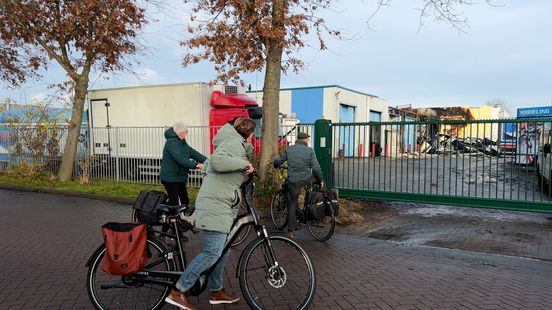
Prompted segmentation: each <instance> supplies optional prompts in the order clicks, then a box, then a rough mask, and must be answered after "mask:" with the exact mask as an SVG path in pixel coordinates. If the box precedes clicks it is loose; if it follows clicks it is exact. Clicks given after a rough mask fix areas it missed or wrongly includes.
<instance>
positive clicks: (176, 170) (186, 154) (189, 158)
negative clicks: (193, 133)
mask: <svg viewBox="0 0 552 310" xmlns="http://www.w3.org/2000/svg"><path fill="white" fill-rule="evenodd" d="M187 134H188V125H186V124H185V123H183V122H176V123H175V124H174V125H173V127H171V128H169V129H167V130H166V131H165V139H167V141H166V142H165V147H163V159H162V160H161V172H160V173H159V179H160V180H161V183H162V184H163V186H165V189H166V190H167V194H168V196H169V202H168V204H169V205H178V204H189V203H190V200H189V198H188V191H187V189H186V182H187V181H188V171H189V170H190V169H202V168H203V163H204V162H205V160H207V157H205V156H203V155H201V154H200V153H199V152H198V151H196V150H194V149H193V148H192V147H191V146H189V145H188V143H187V142H186V135H187ZM179 197H180V203H179V202H178V198H179Z"/></svg>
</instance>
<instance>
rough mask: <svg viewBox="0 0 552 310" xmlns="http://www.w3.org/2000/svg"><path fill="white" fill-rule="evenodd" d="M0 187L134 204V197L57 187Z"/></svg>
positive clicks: (2, 187) (5, 185)
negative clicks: (90, 192) (59, 188)
mask: <svg viewBox="0 0 552 310" xmlns="http://www.w3.org/2000/svg"><path fill="white" fill-rule="evenodd" d="M0 189H8V190H15V191H21V192H32V193H45V194H54V195H62V196H69V197H79V198H89V199H98V200H104V201H109V202H116V203H120V204H128V205H132V204H134V199H131V198H122V197H111V196H102V195H96V194H88V193H81V192H72V191H62V190H57V189H46V188H37V187H26V186H15V185H8V184H0Z"/></svg>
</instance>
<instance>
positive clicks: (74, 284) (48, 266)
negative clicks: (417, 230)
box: [0, 190, 552, 309]
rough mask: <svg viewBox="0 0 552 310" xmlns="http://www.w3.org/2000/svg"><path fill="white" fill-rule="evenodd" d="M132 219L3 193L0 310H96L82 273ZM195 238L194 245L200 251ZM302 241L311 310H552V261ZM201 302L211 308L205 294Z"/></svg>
mask: <svg viewBox="0 0 552 310" xmlns="http://www.w3.org/2000/svg"><path fill="white" fill-rule="evenodd" d="M130 214H131V208H130V206H127V205H122V204H117V203H114V202H106V201H102V200H94V199H89V198H77V197H68V196H62V195H54V194H41V193H29V192H22V191H13V190H0V266H1V267H2V268H3V272H2V273H1V276H0V309H92V305H91V304H90V302H89V300H88V295H87V293H86V283H85V279H86V271H87V269H86V267H85V266H84V265H85V263H86V261H87V259H88V257H89V256H90V255H91V253H92V252H93V251H94V249H95V248H96V247H97V246H98V245H99V243H100V242H101V235H100V226H101V225H102V224H104V223H105V222H108V221H127V220H129V219H130ZM196 239H198V238H193V236H192V241H191V242H190V243H189V244H187V247H188V248H189V249H191V252H193V253H196V252H197V251H198V249H199V246H198V244H197V243H196ZM296 239H297V240H298V241H299V242H300V243H301V244H302V245H303V246H304V247H305V249H306V250H307V252H308V253H309V256H310V257H311V259H312V260H313V263H314V265H315V267H316V272H317V281H318V285H317V290H316V297H315V300H314V303H313V304H312V307H311V309H551V308H552V285H551V284H552V262H549V261H542V260H533V259H526V258H519V257H513V256H501V255H496V254H485V253H479V252H469V251H462V250H454V249H442V248H434V247H426V246H413V245H403V244H398V243H394V242H386V241H382V240H375V239H370V238H365V237H361V236H354V235H346V234H340V233H339V229H338V233H336V234H335V235H334V236H333V237H332V239H331V240H330V241H328V242H326V243H320V242H316V241H314V240H313V239H312V238H311V237H310V236H309V235H308V233H307V232H306V231H303V232H300V233H299V234H298V235H297V238H296ZM240 249H243V246H240V247H238V248H237V249H236V250H234V251H233V253H232V254H231V261H230V264H229V266H228V268H227V270H226V273H227V282H226V283H227V284H226V287H227V289H228V290H230V291H231V292H232V293H235V294H240V291H239V285H238V281H237V279H235V278H234V270H233V269H232V267H233V266H235V264H236V260H237V258H238V253H239V250H240ZM193 302H194V303H195V304H196V305H198V306H199V308H200V309H211V306H210V305H209V304H208V299H207V296H206V294H205V293H204V294H203V295H202V296H199V297H198V298H194V299H193ZM165 308H166V309H172V307H169V306H166V307H165ZM212 309H247V305H246V304H245V302H243V301H242V302H240V303H239V304H237V305H231V306H226V307H224V306H215V307H212ZM274 309H279V308H278V306H277V305H274Z"/></svg>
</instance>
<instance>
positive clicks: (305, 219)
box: [270, 177, 335, 241]
mask: <svg viewBox="0 0 552 310" xmlns="http://www.w3.org/2000/svg"><path fill="white" fill-rule="evenodd" d="M289 186H290V185H289V179H288V178H287V177H286V178H285V179H284V182H283V183H282V187H281V189H280V190H279V191H278V192H277V193H276V194H275V195H274V197H272V202H271V204H270V218H271V219H272V223H273V224H274V226H275V227H276V229H278V230H283V229H284V228H285V227H286V226H287V223H288V206H289V204H290V196H289ZM311 192H312V185H307V186H305V199H304V200H305V201H304V203H303V208H302V209H301V208H297V209H296V215H297V220H298V221H299V223H303V224H306V225H307V228H308V230H309V232H310V234H311V235H312V236H313V237H314V238H315V239H316V240H319V241H327V240H329V239H330V238H331V236H332V235H333V232H334V230H335V214H334V210H333V208H332V207H331V206H328V205H326V206H325V207H324V217H323V218H321V219H315V218H313V217H312V216H311V215H310V214H309V212H308V201H309V199H308V198H309V195H310V193H311Z"/></svg>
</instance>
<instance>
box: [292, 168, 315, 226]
mask: <svg viewBox="0 0 552 310" xmlns="http://www.w3.org/2000/svg"><path fill="white" fill-rule="evenodd" d="M312 181H313V180H312V179H309V180H305V181H300V182H296V183H291V182H290V183H289V205H288V231H290V230H295V228H296V227H297V215H296V210H297V207H298V200H299V194H300V193H301V187H303V186H305V185H310V184H312Z"/></svg>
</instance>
